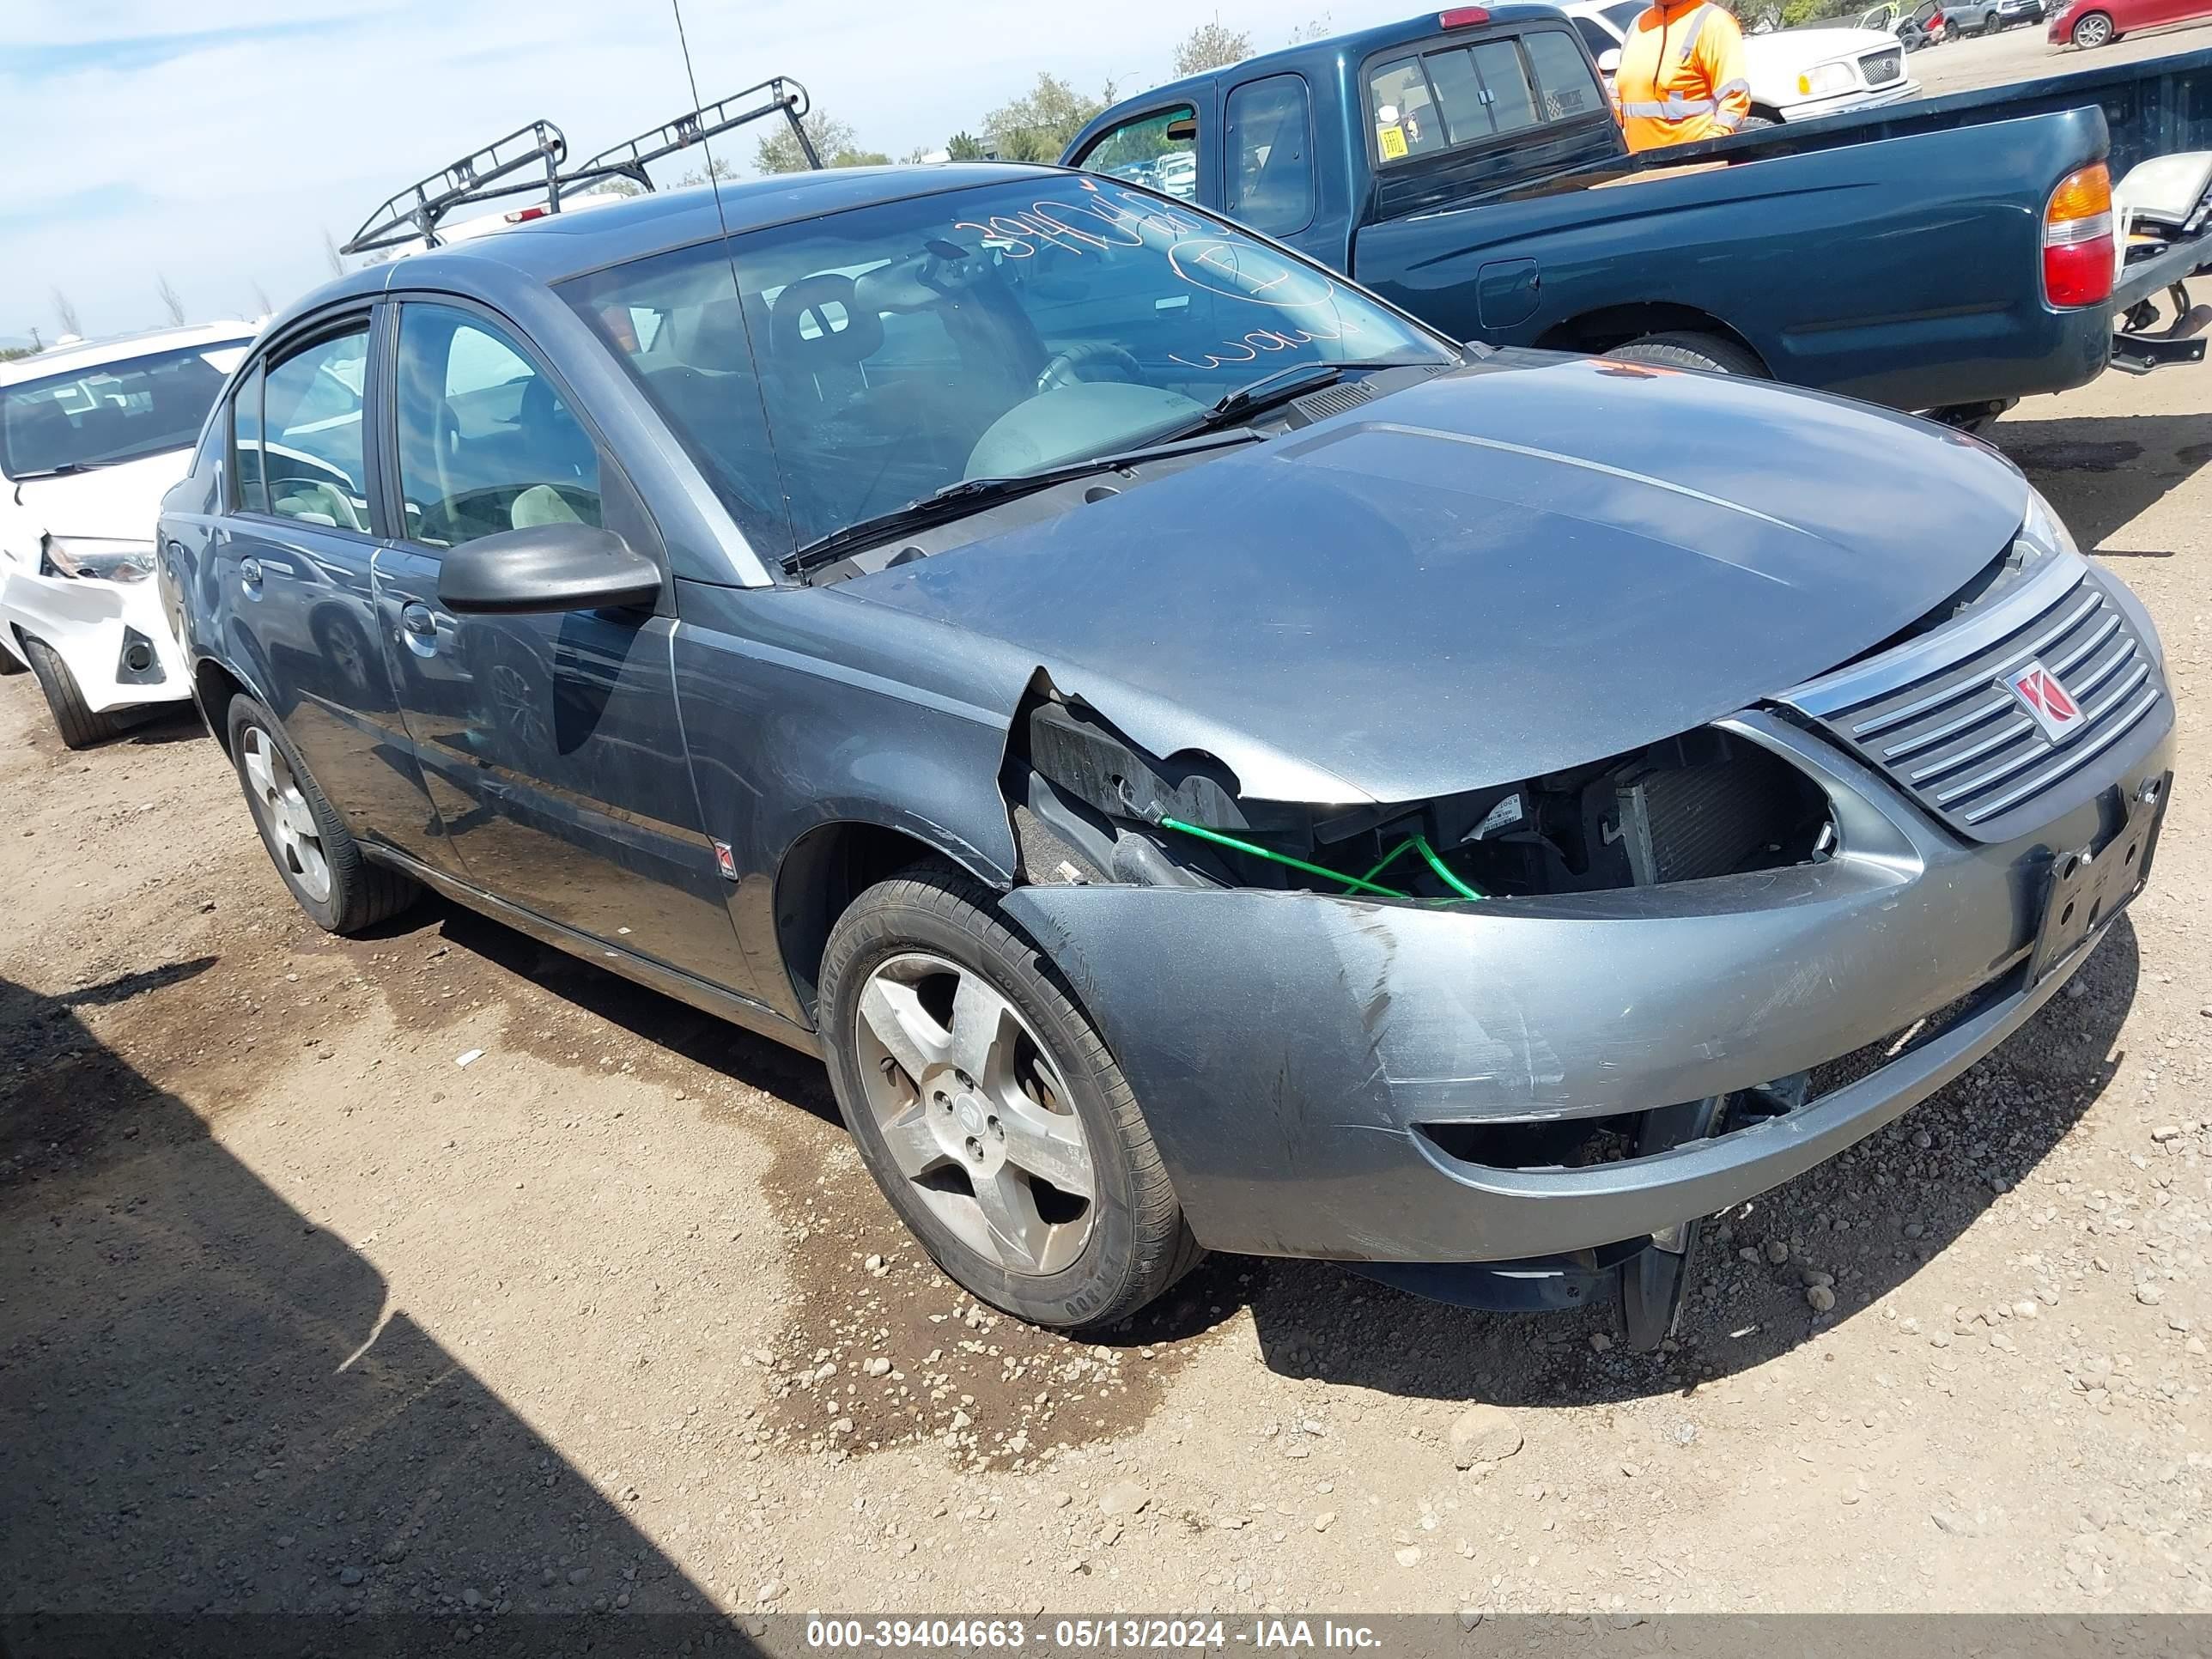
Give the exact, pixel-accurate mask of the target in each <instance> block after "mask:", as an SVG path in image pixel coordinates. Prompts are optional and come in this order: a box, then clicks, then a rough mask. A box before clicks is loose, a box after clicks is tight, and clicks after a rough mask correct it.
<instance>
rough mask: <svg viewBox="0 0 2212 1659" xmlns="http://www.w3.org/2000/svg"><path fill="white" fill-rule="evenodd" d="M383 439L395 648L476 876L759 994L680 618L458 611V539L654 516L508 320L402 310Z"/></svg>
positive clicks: (389, 627) (431, 767)
mask: <svg viewBox="0 0 2212 1659" xmlns="http://www.w3.org/2000/svg"><path fill="white" fill-rule="evenodd" d="M392 385H393V387H394V396H393V400H392V401H393V405H394V407H393V414H394V424H395V431H394V434H393V440H394V441H393V443H392V453H393V454H394V456H395V459H396V470H397V473H398V479H397V483H398V489H397V506H398V513H399V514H400V515H401V516H400V520H399V521H398V522H397V523H395V525H394V528H396V529H401V530H403V531H404V535H403V536H402V537H400V538H398V539H397V541H396V543H395V544H393V545H391V546H388V547H386V549H385V550H383V551H381V552H380V554H379V555H378V556H377V562H376V586H377V602H378V606H379V609H380V613H381V615H382V618H383V622H384V629H383V638H384V642H385V649H386V654H387V655H388V657H389V658H390V659H391V661H392V669H393V673H394V676H395V678H396V679H397V680H398V685H399V697H400V702H401V704H402V706H403V708H404V710H405V713H406V723H407V729H408V732H409V733H410V737H411V738H412V739H413V742H414V747H415V752H416V756H417V757H418V758H419V759H420V761H421V763H422V771H423V776H424V780H425V782H426V784H427V786H428V789H429V792H430V795H431V799H433V801H434V802H435V803H436V805H437V806H438V809H439V811H440V815H441V817H442V819H443V820H444V823H445V828H446V831H447V836H448V837H449V839H450V842H451V844H452V848H453V853H454V854H455V855H456V856H457V857H458V859H459V863H460V866H461V869H462V872H463V873H464V874H465V876H466V878H468V880H469V881H470V882H471V883H472V884H475V885H476V886H477V887H480V888H483V890H485V891H487V892H489V893H490V894H492V895H493V896H495V897H498V898H502V899H505V900H507V901H508V902H511V903H513V904H517V905H520V906H521V907H522V908H525V909H527V910H531V911H533V912H535V913H536V914H538V915H541V916H544V917H545V918H547V919H548V920H550V921H555V922H558V923H560V924H562V926H564V927H569V928H573V929H574V930H575V931H576V932H578V933H584V934H587V935H590V936H591V937H592V938H594V939H601V940H604V941H605V942H606V943H608V944H609V945H614V946H616V947H617V948H619V949H622V950H624V951H632V952H635V953H636V954H639V955H641V956H645V957H651V958H653V960H655V961H658V962H660V963H665V964H667V965H669V966H671V967H674V968H678V969H683V970H684V971H686V972H689V973H691V974H695V975H698V976H699V977H701V978H703V979H706V980H708V981H711V982H713V983H714V984H717V985H720V986H722V987H726V988H728V989H732V990H736V991H738V992H740V993H744V992H746V991H748V990H749V989H750V975H749V974H748V973H747V972H746V970H745V969H744V961H743V957H742V956H741V955H740V953H739V951H738V942H737V933H736V929H735V928H734V927H732V924H731V921H730V914H729V909H728V906H727V897H726V894H727V889H726V884H725V881H724V878H723V877H722V876H721V874H720V872H719V870H718V867H717V864H716V859H715V854H714V845H713V843H712V842H710V841H709V840H708V837H707V835H706V833H705V831H704V829H702V824H701V819H700V816H699V805H698V797H697V794H696V792H695V791H694V789H693V787H692V783H691V773H690V760H689V757H688V756H687V753H686V751H685V749H684V734H683V731H682V728H681V727H680V726H679V725H678V720H677V711H676V693H675V684H674V678H673V676H672V673H671V655H670V644H671V641H670V631H671V629H672V628H673V627H674V621H673V618H672V617H668V616H647V615H644V614H641V613H639V612H634V611H568V612H565V613H562V614H560V615H555V616H495V617H494V616H457V615H455V614H453V612H451V611H447V610H446V609H445V608H444V607H443V606H441V605H440V604H439V603H438V597H437V592H438V572H439V568H440V562H441V556H442V555H443V554H444V553H445V552H446V550H448V549H451V548H453V547H457V546H459V545H461V544H464V543H465V542H469V541H472V540H475V539H476V538H478V537H482V536H489V535H493V534H495V533H497V532H503V531H508V530H523V529H528V528H531V527H532V526H543V525H546V524H551V523H556V522H566V521H577V520H580V521H582V522H585V523H587V524H599V523H600V522H601V521H602V519H603V517H604V519H605V520H606V521H607V523H608V527H609V528H611V529H615V530H617V531H619V532H622V533H623V534H624V535H625V536H627V537H629V538H630V539H631V541H632V542H633V544H636V545H638V546H639V550H641V551H647V552H655V553H657V551H658V549H657V548H654V547H648V546H647V545H644V543H646V542H647V541H649V540H650V539H651V538H652V533H653V532H652V528H651V523H650V520H647V518H646V515H645V514H644V513H643V512H642V511H641V509H639V508H637V507H636V506H635V497H634V496H633V495H631V494H630V493H629V486H628V484H627V483H626V481H625V480H623V477H621V475H620V473H619V472H618V471H616V469H615V468H614V467H613V465H612V464H611V462H610V461H609V459H607V458H606V456H605V454H604V453H602V451H601V449H600V447H599V444H598V443H597V442H596V441H595V440H594V439H593V437H592V435H591V433H590V432H588V431H587V430H586V428H585V426H584V424H583V422H581V421H580V420H579V419H578V418H577V416H576V415H575V414H574V411H573V410H572V409H571V407H570V405H569V403H568V397H567V394H566V392H564V391H562V389H561V388H560V387H559V386H557V385H556V382H555V381H554V380H552V378H551V377H550V375H549V374H546V373H545V372H544V369H543V368H541V367H540V365H539V363H538V360H537V359H536V357H535V356H533V355H532V354H531V353H530V352H529V351H528V350H527V349H526V348H525V347H524V346H523V345H522V344H521V343H520V341H519V340H518V339H517V338H516V337H515V336H514V335H513V333H511V332H510V331H508V329H507V327H506V326H505V325H503V324H501V323H499V322H497V321H495V319H492V318H490V317H489V315H487V314H485V313H481V312H478V311H477V310H474V309H472V308H470V309H465V308H462V307H457V306H451V305H444V304H435V303H431V302H428V301H409V302H406V303H404V304H403V305H402V307H401V308H400V316H399V328H398V355H397V357H396V360H395V362H394V365H393V374H392Z"/></svg>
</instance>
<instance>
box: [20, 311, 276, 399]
mask: <svg viewBox="0 0 2212 1659" xmlns="http://www.w3.org/2000/svg"><path fill="white" fill-rule="evenodd" d="M260 330H261V325H260V324H258V323H241V322H230V323H192V324H188V325H185V327H183V328H149V329H146V330H143V331H141V332H139V333H136V334H113V335H109V336H107V337H105V338H102V339H98V340H71V341H70V342H69V343H67V344H66V345H55V346H49V347H47V348H46V349H45V350H44V351H35V352H33V353H32V354H31V355H30V356H27V357H11V358H9V359H8V360H7V361H6V362H0V386H15V385H19V384H21V382H23V381H25V380H45V379H46V377H47V376H48V375H50V374H68V373H69V372H70V370H71V369H79V368H99V367H100V365H101V364H102V363H115V362H125V361H127V360H129V359H131V358H133V357H150V356H153V355H154V354H155V352H157V351H174V350H178V349H182V348H184V347H186V346H196V345H236V344H238V343H241V342H243V341H246V340H251V339H252V337H254V336H255V335H256V334H258V333H259V332H260Z"/></svg>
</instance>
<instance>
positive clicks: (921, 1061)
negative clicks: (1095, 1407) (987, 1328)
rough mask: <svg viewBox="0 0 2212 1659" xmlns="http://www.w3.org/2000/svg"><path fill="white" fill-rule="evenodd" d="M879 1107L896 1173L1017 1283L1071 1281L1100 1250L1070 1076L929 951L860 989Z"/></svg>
mask: <svg viewBox="0 0 2212 1659" xmlns="http://www.w3.org/2000/svg"><path fill="white" fill-rule="evenodd" d="M857 1027H858V1029H857V1030H855V1031H854V1043H855V1050H854V1051H855V1053H856V1054H858V1056H859V1058H860V1062H861V1066H862V1071H863V1076H864V1079H865V1083H864V1087H865V1088H866V1091H867V1103H868V1109H869V1111H870V1113H871V1115H872V1116H873V1118H874V1120H875V1123H876V1127H877V1128H878V1131H879V1132H880V1133H881V1134H882V1136H883V1139H884V1149H885V1151H886V1152H888V1153H889V1154H890V1160H891V1163H892V1164H893V1165H894V1166H895V1168H896V1171H897V1173H898V1174H899V1175H900V1176H904V1177H905V1179H906V1181H907V1182H908V1186H909V1188H910V1190H911V1192H912V1193H913V1194H914V1196H915V1197H916V1198H918V1199H919V1200H921V1202H922V1203H923V1204H924V1205H925V1206H927V1209H928V1210H929V1211H930V1212H931V1213H932V1214H933V1216H934V1217H935V1218H937V1219H938V1220H939V1221H940V1222H941V1223H943V1224H944V1225H945V1227H946V1228H947V1230H949V1231H951V1233H952V1234H953V1235H954V1236H955V1237H957V1238H958V1239H960V1241H961V1242H962V1243H965V1244H967V1245H969V1247H970V1248H971V1249H975V1250H977V1251H978V1252H980V1253H981V1254H982V1255H987V1256H989V1257H991V1258H992V1259H994V1260H995V1261H998V1262H999V1263H1000V1266H1002V1267H1005V1268H1006V1270H1007V1271H1008V1272H1011V1273H1023V1274H1026V1275H1030V1276H1038V1275H1042V1274H1047V1273H1057V1272H1059V1271H1060V1270H1061V1269H1062V1268H1064V1267H1066V1266H1067V1265H1068V1264H1069V1263H1071V1262H1072V1261H1074V1260H1075V1259H1076V1257H1077V1256H1078V1255H1080V1254H1081V1253H1082V1249H1083V1246H1084V1243H1085V1241H1086V1240H1087V1239H1088V1238H1089V1237H1090V1234H1091V1216H1092V1209H1093V1200H1094V1198H1095V1196H1096V1188H1097V1181H1096V1175H1095V1171H1094V1170H1093V1166H1092V1163H1091V1148H1090V1145H1089V1143H1088V1141H1087V1140H1086V1139H1085V1135H1084V1131H1083V1125H1082V1122H1081V1120H1079V1118H1078V1117H1077V1116H1076V1115H1075V1112H1074V1109H1073V1103H1071V1101H1070V1099H1069V1096H1068V1091H1067V1086H1066V1081H1065V1080H1064V1079H1063V1077H1062V1074H1061V1072H1060V1066H1059V1064H1058V1062H1057V1061H1056V1060H1054V1059H1053V1057H1052V1056H1051V1055H1050V1054H1048V1052H1047V1051H1046V1049H1045V1048H1044V1046H1043V1044H1042V1042H1039V1041H1038V1039H1037V1036H1036V1032H1035V1031H1034V1030H1031V1029H1030V1024H1029V1023H1028V1021H1026V1020H1025V1019H1024V1018H1022V1016H1021V1014H1020V1013H1019V1012H1018V1011H1017V1010H1016V1009H1015V1007H1014V1006H1013V1004H1012V1002H1011V1001H1009V1000H1007V999H1006V997H1005V996H1004V995H1003V994H1000V992H999V991H998V990H996V989H995V988H994V987H992V986H991V985H990V984H989V983H988V982H987V981H985V980H984V979H983V978H982V976H981V975H979V974H976V973H975V972H973V971H972V970H970V969H964V968H962V967H960V966H959V965H958V964H957V963H953V962H951V961H949V960H947V959H946V958H945V957H939V956H936V955H934V954H933V953H928V952H923V951H911V952H908V953H905V954H902V955H901V956H897V957H892V958H891V959H890V961H888V962H886V963H883V964H882V965H881V966H880V967H878V969H876V970H875V971H874V972H873V973H872V974H871V975H869V977H868V981H867V982H866V985H865V986H863V987H862V988H861V994H860V1017H859V1019H858V1021H857Z"/></svg>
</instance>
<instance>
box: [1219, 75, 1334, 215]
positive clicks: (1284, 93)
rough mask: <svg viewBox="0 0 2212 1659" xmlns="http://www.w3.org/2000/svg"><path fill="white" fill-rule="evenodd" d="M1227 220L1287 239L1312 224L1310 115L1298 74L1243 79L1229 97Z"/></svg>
mask: <svg viewBox="0 0 2212 1659" xmlns="http://www.w3.org/2000/svg"><path fill="white" fill-rule="evenodd" d="M1224 131H1225V137H1226V139H1227V142H1228V150H1229V196H1228V200H1227V202H1226V203H1225V207H1226V209H1227V211H1228V213H1229V216H1230V217H1231V218H1233V219H1241V220H1243V222H1245V223H1246V224H1248V225H1249V226H1251V228H1253V229H1255V230H1256V231H1259V232H1261V234H1265V235H1268V236H1287V235H1290V234H1292V233H1293V232H1296V231H1301V230H1304V228H1306V227H1307V226H1308V225H1310V224H1311V223H1312V222H1313V215H1314V177H1313V116H1312V114H1311V112H1310V110H1309V108H1308V106H1307V100H1306V82H1305V77H1304V76H1302V75H1271V76H1267V79H1266V80H1264V81H1248V82H1245V83H1244V84H1243V86H1241V87H1239V88H1237V89H1236V90H1235V91H1234V92H1232V93H1231V94H1229V104H1228V110H1227V117H1226V119H1225V122H1224Z"/></svg>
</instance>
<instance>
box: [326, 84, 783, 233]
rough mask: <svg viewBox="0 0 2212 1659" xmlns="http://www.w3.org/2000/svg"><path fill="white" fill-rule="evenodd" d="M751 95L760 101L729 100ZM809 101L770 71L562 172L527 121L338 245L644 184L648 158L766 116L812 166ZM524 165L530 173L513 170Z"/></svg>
mask: <svg viewBox="0 0 2212 1659" xmlns="http://www.w3.org/2000/svg"><path fill="white" fill-rule="evenodd" d="M757 94H758V95H760V101H757V102H754V103H752V104H750V106H745V107H740V108H736V109H733V108H732V106H733V105H739V104H741V103H743V101H744V100H748V99H753V98H755V97H756V95H757ZM809 107H810V104H809V100H808V97H807V93H806V88H805V87H803V86H801V85H800V84H799V82H796V81H793V80H792V79H790V78H789V77H788V76H781V75H778V76H770V77H769V79H768V80H765V81H763V82H761V83H760V84H759V85H758V86H753V87H747V88H745V89H744V91H743V92H737V93H732V94H731V95H730V96H729V97H727V98H725V99H723V100H721V101H720V103H714V104H708V105H704V106H702V107H700V108H698V109H695V110H692V111H690V112H687V113H685V114H683V115H679V116H678V117H677V118H675V119H674V120H672V121H669V122H665V123H664V124H663V125H659V126H657V127H654V128H652V129H651V130H649V131H645V132H641V133H640V134H639V135H638V136H637V137H635V138H631V139H627V140H625V141H624V142H623V143H619V144H616V145H614V146H612V147H611V149H604V150H602V151H600V152H599V154H598V155H594V156H593V157H592V159H591V160H590V161H586V162H585V163H584V164H583V165H582V166H581V167H575V168H574V169H571V170H568V171H566V172H564V171H562V163H563V162H565V161H567V160H568V139H567V137H565V136H564V135H563V134H562V131H561V129H560V128H558V127H556V126H555V125H553V123H551V122H550V121H532V123H530V125H527V126H525V127H518V128H516V129H515V131H513V132H510V133H508V134H507V136H506V137H503V138H499V139H495V140H494V141H493V142H492V143H489V144H486V145H485V146H484V147H483V149H478V150H473V151H471V152H470V153H469V154H468V155H464V156H462V157H461V158H460V160H459V161H454V162H452V163H451V164H449V165H448V166H446V167H441V168H440V169H439V170H438V171H437V172H435V173H431V174H430V175H428V177H427V178H423V179H417V180H416V182H415V183H413V184H411V185H408V186H407V188H406V189H404V190H403V191H399V192H398V194H397V195H395V196H393V197H391V198H390V199H389V200H387V201H386V202H385V203H383V204H381V205H380V206H379V207H378V208H377V209H376V210H375V211H374V212H373V213H371V214H370V215H369V216H368V218H367V219H365V220H363V221H362V225H361V228H360V229H358V230H356V231H355V232H354V234H352V236H351V237H349V239H348V240H346V241H345V243H344V244H343V246H340V247H339V249H338V252H340V253H342V254H349V255H350V254H357V253H374V252H379V251H380V250H382V249H385V248H394V247H402V246H407V245H409V244H411V243H415V242H418V241H419V242H420V243H421V244H422V246H425V247H436V246H439V242H438V227H439V225H440V224H441V222H444V220H445V219H446V218H447V216H448V215H450V214H451V213H452V212H453V210H454V209H456V208H459V207H463V206H466V205H469V204H473V203H477V202H489V201H496V200H498V199H499V198H501V197H507V196H520V195H523V194H526V193H528V192H531V191H544V192H545V208H544V210H545V211H546V212H548V213H558V212H559V211H560V210H561V202H562V197H567V196H573V195H574V194H575V193H576V192H577V191H580V190H581V189H583V188H584V187H585V186H586V185H591V184H595V183H597V182H599V180H601V179H630V180H632V181H633V182H634V183H636V184H638V185H642V186H644V188H646V189H647V190H651V189H652V188H653V180H652V179H651V178H650V177H649V176H647V173H646V167H647V164H648V163H650V162H653V161H659V160H660V159H661V158H662V157H664V156H668V155H675V154H676V153H677V152H678V151H679V150H684V149H690V147H691V146H692V145H694V144H696V143H702V142H703V141H704V140H706V139H708V138H712V137H714V136H716V135H717V134H718V133H724V132H727V131H730V129H731V128H732V127H738V126H743V125H744V124H745V123H746V122H748V121H757V120H760V119H761V118H763V117H766V116H772V115H781V116H782V117H783V118H784V119H785V120H787V121H788V122H790V124H791V131H792V136H793V137H794V138H796V139H797V140H798V141H799V153H800V154H801V155H804V156H805V157H806V162H807V165H808V166H809V167H817V168H818V167H820V166H821V165H822V158H821V157H820V156H819V155H817V154H816V152H815V149H814V141H813V139H812V138H811V137H810V136H809V135H808V133H807V131H806V129H805V126H804V125H802V123H801V118H802V117H804V116H805V114H806V113H807V111H808V109H809ZM526 170H527V171H528V172H529V173H530V174H531V175H532V176H529V177H522V176H520V175H521V174H523V173H525V171H526Z"/></svg>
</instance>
